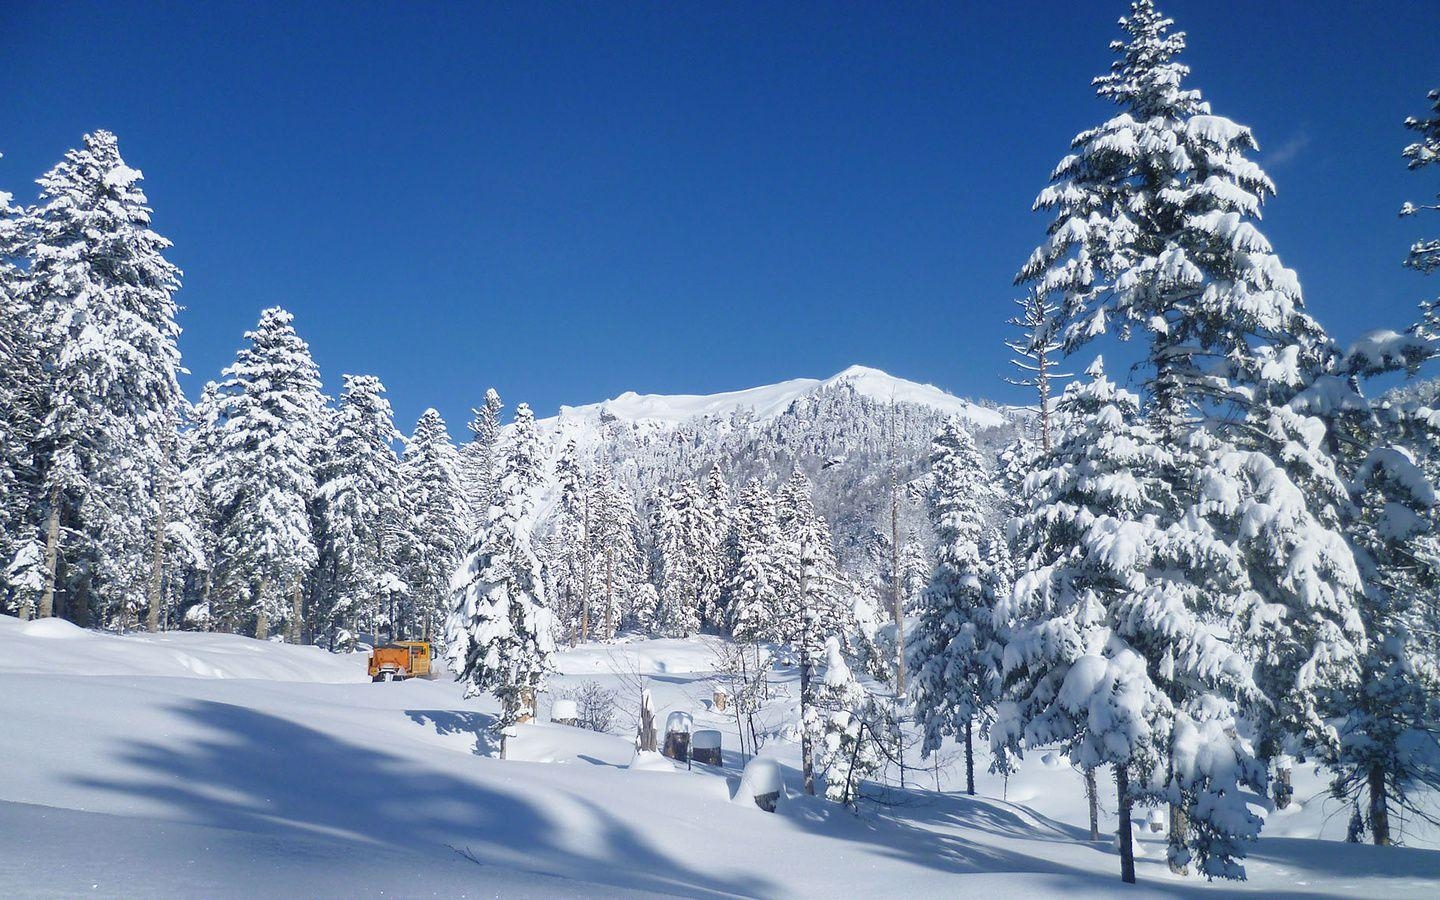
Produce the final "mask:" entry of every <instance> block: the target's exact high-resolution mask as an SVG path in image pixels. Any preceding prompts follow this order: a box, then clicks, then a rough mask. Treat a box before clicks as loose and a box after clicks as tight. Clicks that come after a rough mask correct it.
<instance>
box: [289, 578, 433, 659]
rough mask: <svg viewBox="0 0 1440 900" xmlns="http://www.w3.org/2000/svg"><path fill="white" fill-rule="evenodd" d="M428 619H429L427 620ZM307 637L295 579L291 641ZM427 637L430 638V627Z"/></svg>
mask: <svg viewBox="0 0 1440 900" xmlns="http://www.w3.org/2000/svg"><path fill="white" fill-rule="evenodd" d="M427 621H428V620H427ZM304 639H305V600H304V597H303V596H302V595H301V593H300V579H298V578H297V579H295V588H294V590H293V591H292V592H291V594H290V643H292V644H298V643H300V642H301V641H303V640H304ZM425 639H426V640H429V639H430V635H429V629H428V628H427V629H426V635H425Z"/></svg>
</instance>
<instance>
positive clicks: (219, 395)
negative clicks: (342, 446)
mask: <svg viewBox="0 0 1440 900" xmlns="http://www.w3.org/2000/svg"><path fill="white" fill-rule="evenodd" d="M245 340H246V341H248V342H249V343H248V346H246V347H244V348H242V349H241V350H240V351H239V352H238V353H237V354H236V356H235V362H234V363H232V364H231V365H230V366H229V367H227V368H226V369H225V371H224V372H223V373H222V374H223V376H224V380H223V381H222V382H220V384H219V385H217V386H216V388H215V389H214V391H213V392H212V393H211V394H210V397H209V399H208V401H207V402H209V403H211V404H213V406H212V408H211V409H210V410H209V414H210V415H211V416H212V417H213V420H212V423H211V425H210V427H212V428H213V429H214V447H213V449H212V451H211V454H212V455H210V456H209V458H208V459H207V460H206V461H205V469H206V471H205V483H206V484H207V486H208V491H209V494H210V497H211V499H212V502H213V504H214V507H215V510H216V515H217V519H216V522H215V528H216V530H217V533H218V535H219V538H218V542H217V547H216V554H217V562H216V571H215V577H216V578H217V579H218V580H219V583H220V584H221V585H222V586H223V587H222V590H224V591H225V593H226V594H227V595H229V596H234V597H236V598H237V599H238V600H240V605H239V606H238V607H237V608H235V609H233V610H231V612H232V613H233V614H236V615H239V616H242V617H244V618H245V619H247V620H251V621H253V622H254V624H255V635H256V637H260V638H264V637H267V636H268V635H269V632H270V629H271V626H272V625H274V624H277V623H279V622H280V621H281V620H282V619H283V618H285V617H286V614H287V613H289V614H290V615H291V616H292V617H293V612H294V610H293V607H294V603H293V598H294V597H295V595H296V594H297V593H298V592H299V591H300V590H301V589H302V582H303V581H304V579H305V578H307V577H308V576H309V573H310V570H311V569H313V568H314V566H315V564H316V561H317V558H318V551H317V548H316V544H315V540H314V535H313V534H312V533H311V519H310V512H311V510H310V504H311V502H312V501H313V499H314V497H315V491H316V481H315V457H316V453H317V449H318V447H319V444H320V441H321V440H322V438H323V434H322V431H321V429H322V427H323V423H324V419H323V417H322V409H323V407H324V405H325V398H324V396H323V395H322V394H321V392H320V370H319V367H318V366H316V364H315V360H314V358H313V357H312V356H311V355H310V348H309V346H307V345H306V343H305V341H304V340H302V339H301V338H300V336H299V335H298V334H296V333H295V327H294V316H292V315H291V314H290V313H289V312H287V311H285V310H283V309H281V308H279V307H272V308H270V309H267V310H265V311H263V312H262V313H261V314H260V322H259V324H258V325H257V326H256V327H255V329H254V330H253V331H247V332H246V333H245ZM294 627H295V626H294V624H293V623H292V625H291V631H292V632H293V630H294Z"/></svg>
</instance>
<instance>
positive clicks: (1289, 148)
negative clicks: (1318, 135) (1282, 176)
mask: <svg viewBox="0 0 1440 900" xmlns="http://www.w3.org/2000/svg"><path fill="white" fill-rule="evenodd" d="M1309 146H1310V133H1309V132H1307V131H1301V132H1297V133H1296V134H1295V135H1294V136H1292V137H1291V138H1290V139H1289V140H1286V141H1282V142H1281V143H1279V144H1276V145H1275V146H1274V147H1273V148H1271V149H1270V150H1269V151H1268V152H1264V151H1262V155H1263V156H1264V157H1265V163H1266V165H1271V166H1283V165H1285V164H1286V163H1288V162H1292V161H1293V160H1294V159H1295V158H1296V157H1298V156H1299V155H1300V154H1301V153H1302V152H1304V150H1305V148H1306V147H1309Z"/></svg>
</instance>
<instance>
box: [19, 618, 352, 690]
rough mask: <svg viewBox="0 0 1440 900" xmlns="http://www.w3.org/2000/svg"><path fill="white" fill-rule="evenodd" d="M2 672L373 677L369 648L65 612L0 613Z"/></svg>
mask: <svg viewBox="0 0 1440 900" xmlns="http://www.w3.org/2000/svg"><path fill="white" fill-rule="evenodd" d="M0 642H3V645H4V647H5V652H4V653H3V654H0V675H31V674H51V675H94V676H116V675H124V676H134V675H140V676H168V677H177V676H178V677H187V678H197V677H198V678H236V679H259V680H264V681H297V682H318V683H324V684H335V683H340V682H351V681H368V680H369V679H368V678H367V677H366V675H365V655H364V654H334V653H329V652H327V651H325V650H322V649H320V648H319V647H297V646H294V645H291V644H280V643H271V642H267V641H257V640H255V639H253V638H248V637H241V636H240V635H235V634H205V633H201V632H193V631H170V632H163V633H161V634H123V635H122V634H110V633H107V632H102V631H90V630H87V629H84V628H80V627H78V626H76V625H73V624H71V623H70V622H67V621H64V620H63V619H36V620H34V621H31V622H22V621H20V620H19V619H16V618H15V617H13V616H0Z"/></svg>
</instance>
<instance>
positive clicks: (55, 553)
mask: <svg viewBox="0 0 1440 900" xmlns="http://www.w3.org/2000/svg"><path fill="white" fill-rule="evenodd" d="M59 566H60V488H59V487H56V488H54V489H53V490H51V491H50V511H49V512H48V513H47V514H46V516H45V576H46V577H45V591H44V592H43V593H42V594H41V595H40V611H39V613H38V614H37V615H38V617H39V618H41V619H48V618H50V617H51V616H53V615H55V587H56V584H55V582H56V579H58V578H59V577H60V575H59V572H58V571H57V570H58V569H59Z"/></svg>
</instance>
